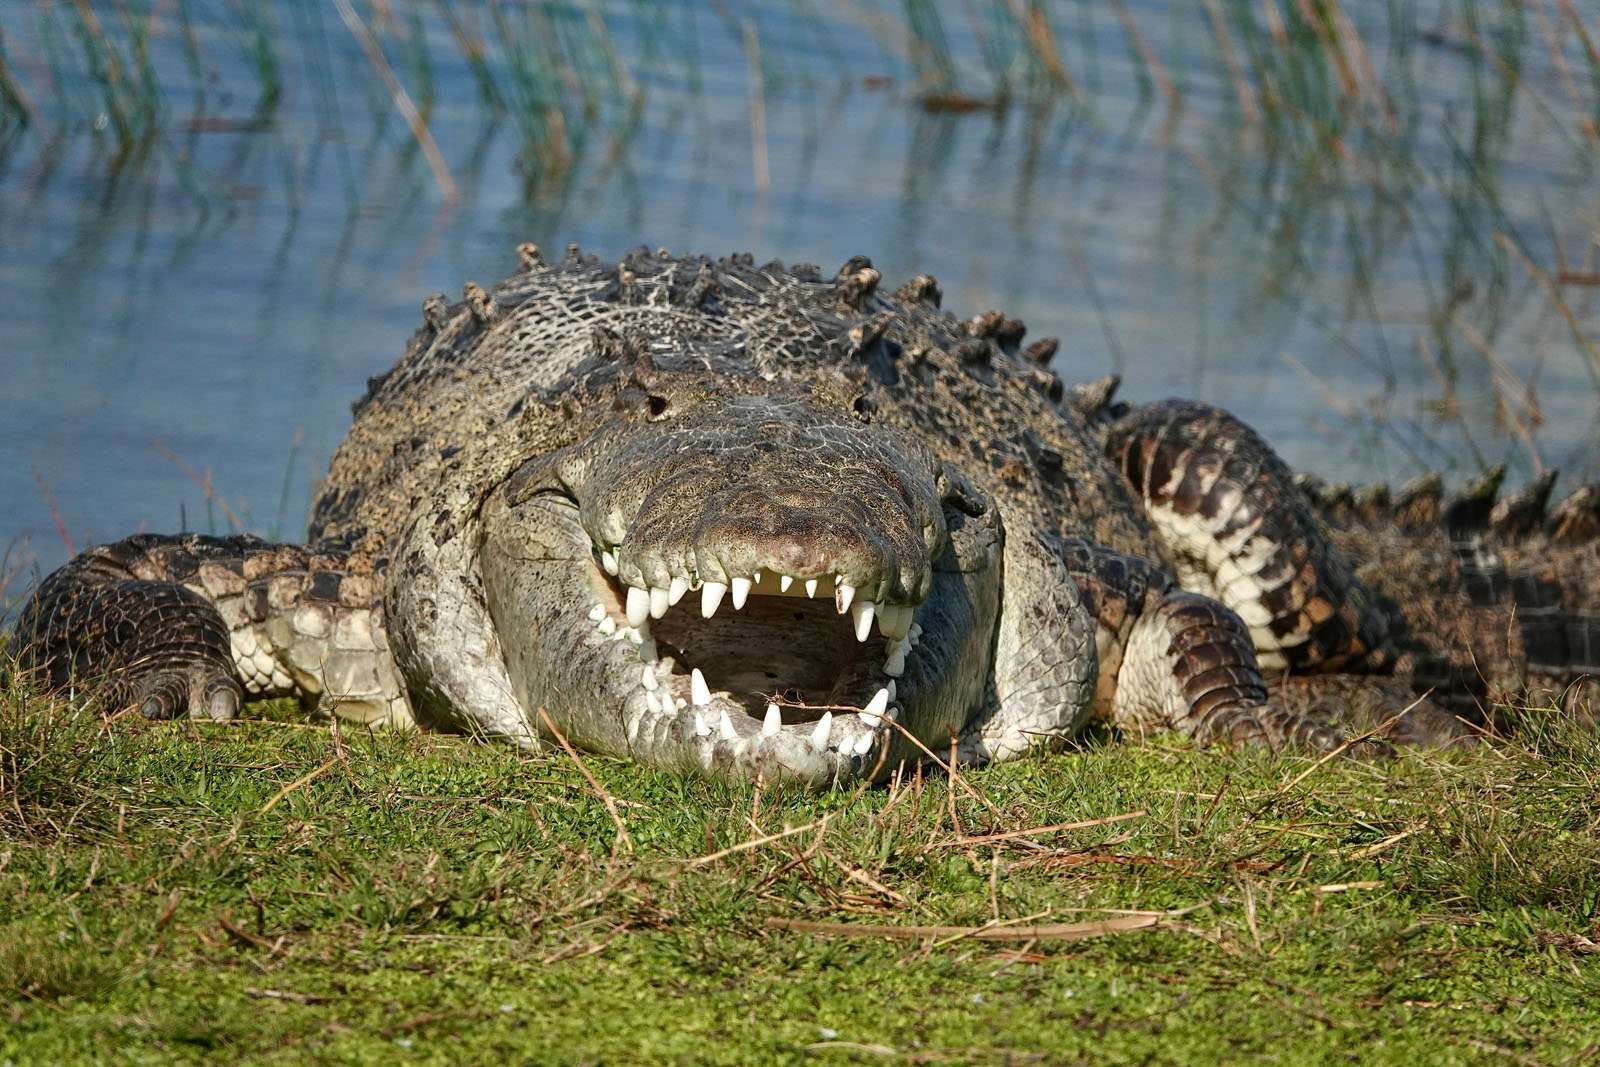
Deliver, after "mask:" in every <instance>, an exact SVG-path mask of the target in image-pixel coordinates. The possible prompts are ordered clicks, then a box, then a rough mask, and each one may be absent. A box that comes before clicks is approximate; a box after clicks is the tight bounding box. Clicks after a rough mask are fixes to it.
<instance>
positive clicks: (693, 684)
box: [689, 667, 711, 707]
mask: <svg viewBox="0 0 1600 1067" xmlns="http://www.w3.org/2000/svg"><path fill="white" fill-rule="evenodd" d="M689 699H690V700H693V701H694V703H695V706H696V707H700V706H702V705H704V704H709V703H711V689H710V688H709V687H708V686H707V685H706V676H705V675H703V674H701V673H700V668H699V667H696V668H695V669H694V670H693V671H691V672H690V674H689Z"/></svg>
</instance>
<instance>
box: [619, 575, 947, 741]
mask: <svg viewBox="0 0 1600 1067" xmlns="http://www.w3.org/2000/svg"><path fill="white" fill-rule="evenodd" d="M619 551H620V550H618V549H615V548H613V549H598V550H597V551H596V553H595V571H596V573H595V576H594V577H595V584H596V585H599V586H600V587H601V588H602V589H603V590H604V594H603V595H601V596H600V597H599V598H597V599H598V602H597V603H596V604H595V605H594V607H593V608H592V609H591V610H590V612H589V619H590V621H591V622H592V623H594V625H595V627H596V629H597V630H598V631H599V632H600V633H601V634H602V635H605V636H607V637H610V638H611V639H613V640H615V641H618V642H627V643H629V644H632V645H633V646H634V647H635V648H636V649H637V652H638V656H639V661H640V669H639V689H640V691H641V692H642V693H643V701H644V704H645V708H646V709H647V712H648V714H646V715H642V716H640V717H639V719H640V721H639V723H638V724H637V725H636V726H634V727H633V728H632V729H633V730H634V732H635V733H637V732H641V731H650V730H651V727H652V725H655V726H656V727H658V728H659V727H660V726H662V725H664V724H666V723H669V722H673V721H676V722H677V724H678V730H679V731H684V732H687V733H688V734H690V735H692V736H694V737H698V738H702V739H708V740H711V741H712V742H713V743H714V744H721V743H726V744H727V746H728V747H729V749H730V751H729V752H728V754H727V755H728V756H729V758H732V759H734V760H738V758H739V757H740V755H741V754H742V753H743V752H744V750H746V749H751V750H754V749H758V748H760V747H762V746H763V745H766V746H768V747H777V746H779V744H780V739H781V738H785V737H787V740H788V741H791V742H792V741H794V740H802V739H803V740H804V742H805V744H806V745H807V746H808V747H809V748H810V749H811V750H812V751H813V752H815V753H816V754H817V755H819V756H821V755H823V754H826V753H829V752H830V750H831V752H833V753H836V754H837V755H838V756H843V757H852V756H866V755H867V754H868V753H870V752H871V751H872V750H873V748H874V746H875V743H876V741H877V739H878V738H879V737H881V736H882V735H883V734H885V733H886V732H888V731H889V730H892V728H893V727H892V726H891V725H890V723H891V722H892V721H893V720H894V719H895V717H896V716H897V715H898V714H899V710H900V707H899V704H898V703H897V699H896V698H897V696H898V693H897V688H898V686H899V681H900V679H902V678H903V677H904V674H905V670H906V661H907V657H908V656H911V655H912V654H913V651H914V649H915V648H916V645H917V639H918V637H919V636H920V635H921V627H920V626H918V624H917V622H916V620H915V617H914V616H915V611H916V605H912V604H895V603H889V602H886V601H884V600H874V599H872V595H871V594H872V593H877V592H881V587H879V588H875V589H872V590H858V589H856V588H854V587H853V586H851V585H850V584H848V583H847V582H846V581H845V580H844V579H843V578H842V577H841V576H840V575H837V574H829V575H787V574H780V573H775V572H773V571H769V570H765V569H761V570H757V571H755V573H753V574H750V575H747V576H738V577H733V578H731V579H730V580H729V581H728V582H727V583H723V582H716V581H701V580H700V579H699V578H698V577H692V576H681V575H680V576H675V577H673V578H672V579H671V581H670V583H669V584H668V585H667V586H666V587H664V588H661V587H652V588H643V587H640V586H635V585H626V584H624V583H622V582H621V581H620V580H619V579H618V578H617V577H616V574H617V570H618V567H617V558H618V555H619ZM602 583H603V584H602ZM674 732H677V731H674ZM783 747H788V745H787V744H783Z"/></svg>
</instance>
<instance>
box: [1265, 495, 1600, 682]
mask: <svg viewBox="0 0 1600 1067" xmlns="http://www.w3.org/2000/svg"><path fill="white" fill-rule="evenodd" d="M1557 477H1558V476H1557V473H1556V472H1555V471H1553V470H1552V471H1546V472H1545V473H1544V474H1542V475H1540V476H1539V477H1538V478H1536V479H1534V480H1533V481H1532V482H1530V483H1529V484H1528V485H1526V486H1525V487H1523V488H1521V489H1519V490H1517V491H1516V492H1514V493H1510V494H1506V495H1502V494H1501V488H1502V486H1503V484H1504V480H1505V469H1504V468H1503V467H1495V468H1493V469H1491V470H1489V471H1487V472H1485V473H1484V474H1483V475H1481V476H1479V477H1478V478H1476V479H1474V480H1473V481H1471V482H1469V483H1468V484H1466V485H1464V486H1462V487H1461V488H1460V489H1458V490H1457V491H1455V492H1454V493H1447V492H1446V491H1445V486H1444V481H1443V479H1442V478H1440V477H1439V476H1438V475H1437V474H1430V475H1425V476H1423V477H1421V478H1418V479H1416V480H1414V481H1412V482H1410V483H1408V484H1406V485H1405V486H1402V487H1401V488H1399V489H1397V490H1392V489H1390V487H1388V486H1387V485H1383V484H1375V485H1368V486H1363V487H1360V488H1352V487H1350V486H1348V485H1327V484H1324V483H1322V482H1321V481H1319V480H1318V479H1315V478H1311V477H1306V476H1301V477H1300V478H1298V479H1297V481H1298V483H1299V484H1300V487H1301V489H1302V490H1303V491H1304V492H1305V493H1306V495H1307V497H1308V498H1309V499H1310V500H1311V501H1312V502H1313V503H1314V505H1315V506H1316V508H1317V510H1318V511H1319V513H1320V514H1321V515H1322V516H1323V518H1324V521H1325V522H1326V523H1327V525H1328V527H1329V529H1330V530H1331V531H1332V535H1333V537H1334V538H1335V540H1337V541H1340V542H1341V543H1343V544H1345V545H1346V546H1347V551H1355V552H1366V553H1368V554H1370V555H1372V556H1375V557H1385V558H1386V559H1387V562H1386V565H1385V566H1384V567H1382V568H1380V569H1378V570H1376V571H1375V572H1374V573H1373V574H1372V575H1371V577H1370V578H1369V580H1370V581H1372V582H1373V583H1374V584H1375V585H1377V586H1379V587H1380V588H1381V589H1382V590H1383V591H1384V592H1385V593H1386V594H1387V595H1388V596H1390V597H1392V598H1394V599H1395V600H1397V601H1398V602H1400V603H1402V604H1405V605H1406V606H1407V607H1406V611H1407V614H1408V616H1410V635H1409V644H1410V645H1411V646H1412V647H1413V649H1414V650H1415V652H1414V654H1415V660H1416V664H1415V669H1414V672H1413V677H1414V682H1415V683H1416V684H1418V685H1427V686H1432V687H1436V688H1437V689H1438V690H1439V691H1441V692H1445V693H1449V692H1455V693H1458V694H1459V693H1461V692H1462V691H1467V692H1470V693H1471V694H1472V695H1473V696H1475V697H1477V698H1478V699H1480V700H1484V701H1487V700H1489V699H1492V698H1495V697H1498V696H1505V695H1519V693H1520V694H1521V695H1525V696H1527V697H1528V698H1529V699H1530V701H1537V702H1548V703H1555V704H1563V703H1564V704H1565V705H1566V706H1567V707H1569V708H1574V707H1578V706H1580V705H1582V704H1588V705H1589V706H1591V707H1592V706H1593V703H1594V701H1593V698H1594V696H1595V693H1596V690H1597V689H1600V683H1597V682H1596V678H1597V677H1600V484H1589V485H1584V486H1581V487H1579V488H1578V489H1576V490H1575V491H1573V492H1572V493H1570V494H1569V495H1567V496H1566V497H1564V498H1562V499H1560V500H1559V501H1556V502H1554V503H1552V500H1553V497H1554V493H1553V490H1554V487H1555V484H1556V481H1557ZM1524 688H1525V689H1526V692H1523V690H1524Z"/></svg>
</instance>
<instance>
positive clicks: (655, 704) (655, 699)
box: [644, 689, 661, 715]
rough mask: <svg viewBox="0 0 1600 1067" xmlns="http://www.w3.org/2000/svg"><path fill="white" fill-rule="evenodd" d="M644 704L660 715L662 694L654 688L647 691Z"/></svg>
mask: <svg viewBox="0 0 1600 1067" xmlns="http://www.w3.org/2000/svg"><path fill="white" fill-rule="evenodd" d="M644 706H645V707H647V708H649V709H650V710H651V711H653V712H654V713H656V714H657V715H660V714H661V694H660V693H657V692H656V691H655V690H653V689H652V690H649V691H647V692H646V693H645V695H644Z"/></svg>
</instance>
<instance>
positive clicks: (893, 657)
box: [883, 645, 906, 678]
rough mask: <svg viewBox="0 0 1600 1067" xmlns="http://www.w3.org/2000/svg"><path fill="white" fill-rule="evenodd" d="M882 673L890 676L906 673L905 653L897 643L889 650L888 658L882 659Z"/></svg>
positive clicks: (897, 676) (896, 676)
mask: <svg viewBox="0 0 1600 1067" xmlns="http://www.w3.org/2000/svg"><path fill="white" fill-rule="evenodd" d="M883 673H884V674H887V675H888V676H889V677H891V678H899V677H900V676H901V675H903V674H905V673H906V654H905V650H904V649H902V648H901V647H900V646H899V645H895V646H894V647H893V648H891V649H890V650H889V658H888V659H886V660H884V661H883Z"/></svg>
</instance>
